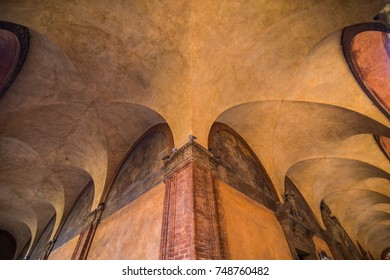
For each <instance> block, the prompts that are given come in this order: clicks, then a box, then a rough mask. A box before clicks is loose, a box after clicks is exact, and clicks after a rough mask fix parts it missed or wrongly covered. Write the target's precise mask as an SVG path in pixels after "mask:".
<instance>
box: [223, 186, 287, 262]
mask: <svg viewBox="0 0 390 280" xmlns="http://www.w3.org/2000/svg"><path fill="white" fill-rule="evenodd" d="M217 184H218V187H219V191H220V199H221V206H222V207H221V208H222V211H223V219H224V226H225V231H226V237H227V245H228V250H229V258H230V259H271V260H273V259H282V260H283V259H292V256H291V253H290V249H289V247H288V244H287V240H286V238H285V236H284V233H283V230H282V227H281V226H280V224H279V222H278V221H277V219H276V217H275V214H274V213H273V212H272V211H271V210H268V209H267V208H266V207H265V206H263V205H261V204H259V203H257V202H255V201H254V200H252V199H250V198H248V197H247V196H245V195H243V194H242V193H240V192H238V191H236V190H235V189H233V188H232V187H230V186H228V185H226V184H225V183H223V182H221V181H218V182H217Z"/></svg>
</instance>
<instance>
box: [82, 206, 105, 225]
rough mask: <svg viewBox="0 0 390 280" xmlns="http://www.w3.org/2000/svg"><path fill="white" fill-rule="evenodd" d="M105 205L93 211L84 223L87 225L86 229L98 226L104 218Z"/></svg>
mask: <svg viewBox="0 0 390 280" xmlns="http://www.w3.org/2000/svg"><path fill="white" fill-rule="evenodd" d="M104 207H105V205H104V203H100V204H99V206H98V207H97V208H96V209H94V210H92V211H91V212H90V213H89V214H88V215H87V216H86V217H85V218H84V221H85V223H86V227H88V226H91V225H95V224H98V223H99V222H100V219H101V217H102V213H103V210H104Z"/></svg>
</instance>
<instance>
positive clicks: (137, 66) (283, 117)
mask: <svg viewBox="0 0 390 280" xmlns="http://www.w3.org/2000/svg"><path fill="white" fill-rule="evenodd" d="M382 7H383V1H382V0H322V1H317V0H304V1H286V0H276V1H264V0H260V1H259V0H257V1H223V0H218V1H206V0H196V1H195V0H194V1H192V0H191V1H173V0H172V1H171V0H167V1H143V0H134V1H107V0H99V1H62V0H55V1H52V0H46V1H38V0H33V1H32V0H20V1H11V0H3V1H0V11H1V12H0V20H1V21H9V22H14V23H17V24H21V25H24V26H26V27H28V28H29V31H30V47H29V51H28V55H27V58H26V61H25V63H24V65H23V67H22V69H21V71H20V73H19V75H18V77H17V78H16V80H15V81H14V82H13V84H12V86H11V87H10V88H9V90H8V91H7V92H6V93H5V94H4V96H3V97H2V98H1V99H0V160H1V162H2V164H1V166H0V229H2V230H5V231H7V232H9V233H10V234H12V235H13V236H14V238H15V240H16V243H17V252H20V251H21V250H22V248H23V246H24V245H25V244H26V243H27V242H28V240H29V239H30V238H31V240H32V242H31V243H30V248H31V247H32V246H33V244H35V243H36V242H37V238H38V237H39V236H40V234H41V233H42V231H43V229H44V228H45V226H46V225H47V223H48V221H49V220H50V219H51V218H52V217H53V215H56V225H55V227H54V231H53V235H54V233H55V231H56V229H58V226H59V225H60V223H61V222H62V221H63V219H64V217H66V213H67V212H68V211H69V209H70V208H71V207H72V205H73V204H74V202H75V200H76V199H77V197H78V196H79V194H80V192H81V190H82V189H83V188H84V186H85V185H86V184H87V183H88V182H89V181H90V180H93V182H94V185H95V198H94V203H93V205H92V206H91V208H95V207H96V206H97V205H98V203H99V202H100V200H101V199H102V197H103V196H104V194H105V191H106V187H107V186H108V185H109V183H110V182H111V180H112V177H113V174H114V173H115V171H116V170H117V168H118V165H119V163H120V162H121V160H122V159H123V157H124V155H125V154H126V153H127V151H128V149H129V148H130V147H131V146H132V144H133V143H134V142H135V141H136V140H137V139H138V138H139V137H140V136H141V135H142V134H143V133H144V132H145V131H146V130H147V129H148V128H150V127H152V126H153V125H155V124H158V123H163V122H166V123H168V125H169V126H170V128H171V130H172V132H173V136H174V140H175V145H176V146H180V145H182V144H183V143H184V142H185V141H186V140H187V137H188V135H189V134H191V133H192V134H194V135H196V136H197V137H198V142H199V143H200V144H202V145H204V146H207V137H208V133H209V130H210V128H211V126H212V124H213V123H214V122H215V121H218V122H223V123H226V124H227V125H229V126H231V127H232V128H233V129H234V130H236V131H237V132H238V133H239V134H240V135H241V136H242V137H243V138H244V139H245V140H246V141H247V142H248V144H249V145H250V146H251V147H252V148H253V150H254V152H255V153H256V154H257V156H258V158H259V159H260V160H261V162H262V164H263V165H264V168H265V169H266V171H267V173H268V174H269V176H270V178H271V180H272V182H273V184H274V185H275V188H276V190H277V192H278V194H279V197H282V195H283V192H284V181H285V177H286V176H288V177H289V178H290V179H291V180H292V181H293V182H294V183H295V184H296V186H297V187H298V188H299V190H300V191H301V193H302V194H303V195H304V196H305V198H306V200H307V202H308V204H309V205H310V207H311V208H312V210H313V212H314V214H315V215H316V217H317V219H318V221H319V222H320V223H322V222H321V214H320V202H321V200H325V201H326V202H327V203H328V205H329V206H330V208H331V210H332V214H333V215H335V216H336V217H338V218H339V220H340V222H341V223H342V225H343V226H344V227H345V229H346V230H347V232H348V234H349V235H350V236H351V238H352V240H354V241H355V242H357V241H359V243H360V244H362V246H363V247H364V248H365V249H366V250H368V251H370V253H371V254H372V255H373V256H374V257H375V258H380V255H381V253H382V251H383V250H384V249H386V248H388V247H390V208H389V207H390V191H389V189H390V185H389V179H390V164H389V160H388V158H387V157H386V155H385V154H384V153H383V151H382V150H381V149H380V147H379V146H378V144H377V142H376V141H375V139H374V137H373V135H378V136H384V137H390V129H389V127H390V123H389V119H388V118H387V116H386V114H384V113H383V111H382V110H381V109H379V108H378V106H376V105H375V104H374V103H373V102H372V101H371V100H370V98H369V97H368V96H367V94H366V93H365V92H364V91H363V89H362V87H361V85H359V83H358V82H357V80H356V78H355V77H354V75H353V74H352V73H351V70H350V68H349V66H348V64H347V62H346V60H345V58H344V54H343V49H342V47H341V44H340V41H341V34H342V28H344V27H345V26H349V25H352V24H357V23H361V22H370V21H372V18H373V17H374V16H375V15H376V14H377V13H378V11H379V10H380V9H381V8H382ZM369 45H370V44H369ZM362 46H363V47H364V45H362ZM383 46H384V45H383ZM383 46H381V47H383ZM357 47H359V45H357ZM363 47H362V48H363ZM378 48H380V47H378ZM378 48H375V49H374V50H371V51H370V53H372V54H374V53H376V52H375V50H377V49H378ZM355 49H356V48H355ZM381 51H382V52H383V50H381ZM366 55H367V57H368V58H365V59H364V57H363V56H360V57H362V59H361V60H360V61H361V62H362V63H361V64H360V65H362V67H363V66H367V65H366V64H364V62H367V61H372V59H370V57H373V56H372V55H371V56H370V54H368V53H366ZM381 61H386V62H389V63H388V64H386V63H384V64H383V65H382V68H381V72H380V73H382V77H386V78H385V79H384V80H382V84H380V86H379V87H380V88H381V89H383V88H385V86H386V85H387V86H388V83H389V81H390V78H389V77H390V61H389V57H388V56H384V57H383V59H382V60H381ZM370 73H372V74H373V75H374V74H375V73H374V71H371V72H370ZM376 75H377V76H378V74H376ZM369 78H370V80H374V81H375V76H370V77H369ZM367 82H368V83H369V81H368V79H367ZM383 83H384V85H383ZM386 83H387V84H386ZM373 85H378V83H376V84H375V83H374V84H373ZM379 92H382V96H385V97H386V94H387V97H386V98H388V94H389V93H388V91H386V90H384V91H383V90H382V91H381V90H379ZM386 100H388V99H386Z"/></svg>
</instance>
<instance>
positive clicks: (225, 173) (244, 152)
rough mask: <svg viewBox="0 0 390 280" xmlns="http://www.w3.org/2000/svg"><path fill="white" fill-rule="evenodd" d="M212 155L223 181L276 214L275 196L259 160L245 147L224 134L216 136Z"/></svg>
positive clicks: (235, 138) (234, 137) (219, 132)
mask: <svg viewBox="0 0 390 280" xmlns="http://www.w3.org/2000/svg"><path fill="white" fill-rule="evenodd" d="M212 152H213V154H214V156H215V157H217V158H220V164H219V165H218V171H219V176H220V179H221V180H222V181H224V182H226V183H228V184H229V185H230V186H232V187H234V188H235V189H237V190H238V191H240V192H242V193H243V194H245V195H247V196H249V197H250V198H252V199H254V200H256V201H257V202H260V203H262V204H264V205H265V206H267V207H268V208H271V209H272V210H275V207H276V205H275V201H276V200H277V198H276V194H275V192H274V191H273V186H272V185H271V183H270V181H269V179H268V178H267V175H266V174H265V172H264V171H263V170H262V168H261V167H260V165H259V162H258V160H257V159H256V156H255V155H254V154H253V153H252V152H251V151H250V149H249V148H248V147H247V145H246V144H245V143H243V142H242V141H241V140H240V139H238V138H237V137H236V136H235V135H233V134H231V133H230V132H228V131H225V130H218V131H217V132H216V133H215V134H214V139H213V147H212Z"/></svg>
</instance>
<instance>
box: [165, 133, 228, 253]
mask: <svg viewBox="0 0 390 280" xmlns="http://www.w3.org/2000/svg"><path fill="white" fill-rule="evenodd" d="M165 165H166V167H167V170H168V173H167V176H166V180H165V201H164V215H163V225H162V235H161V247H160V258H161V259H168V260H182V259H224V258H226V255H225V254H226V251H227V250H226V249H225V247H226V246H225V245H224V244H225V243H224V242H223V240H222V239H223V238H222V236H223V234H221V232H222V229H221V223H220V221H219V216H218V203H217V197H218V194H217V190H216V188H215V187H214V178H215V177H216V175H215V172H216V171H215V170H216V169H215V160H214V158H213V155H212V154H211V153H210V152H209V151H208V150H206V149H205V148H203V147H202V146H201V145H199V144H198V143H196V142H194V141H193V140H191V141H190V142H188V143H187V144H185V145H184V146H183V147H181V148H180V149H179V150H177V151H176V152H174V153H173V154H172V155H171V157H170V158H168V159H166V160H165Z"/></svg>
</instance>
